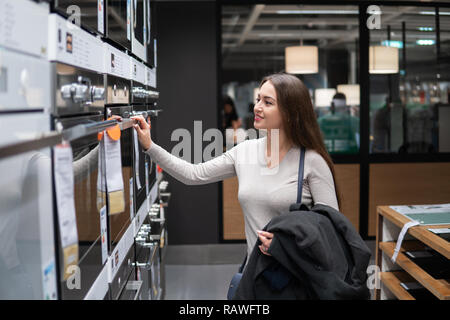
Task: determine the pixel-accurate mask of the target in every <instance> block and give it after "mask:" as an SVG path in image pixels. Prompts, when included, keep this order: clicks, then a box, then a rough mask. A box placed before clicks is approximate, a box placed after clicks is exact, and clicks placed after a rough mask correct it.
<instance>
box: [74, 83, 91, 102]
mask: <svg viewBox="0 0 450 320" xmlns="http://www.w3.org/2000/svg"><path fill="white" fill-rule="evenodd" d="M74 87H75V94H74V96H73V101H74V102H87V101H90V99H89V98H88V92H89V87H88V86H87V85H85V84H74Z"/></svg>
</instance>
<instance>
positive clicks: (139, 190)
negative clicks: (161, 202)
mask: <svg viewBox="0 0 450 320" xmlns="http://www.w3.org/2000/svg"><path fill="white" fill-rule="evenodd" d="M137 68H138V71H137V74H138V75H139V74H140V73H141V71H140V70H141V68H142V70H144V73H145V77H144V79H142V78H139V76H138V77H135V78H134V79H133V80H132V87H131V92H132V94H131V104H132V106H133V115H136V116H137V115H141V116H143V117H144V118H145V119H146V120H147V121H148V122H150V120H151V121H152V122H151V125H152V127H151V129H150V130H151V134H152V137H153V139H156V125H157V115H158V112H159V111H160V110H159V109H156V108H155V105H156V101H157V99H158V97H159V94H158V92H156V90H154V89H152V88H151V87H150V86H148V84H147V83H148V82H149V81H148V78H149V76H148V74H149V72H148V71H149V70H150V69H149V68H148V67H145V66H142V65H140V64H137ZM142 80H143V81H142ZM141 81H142V82H141ZM135 137H136V134H135ZM155 183H156V164H155V163H153V161H152V159H151V158H150V157H149V156H148V155H147V154H146V153H145V152H144V150H143V148H142V146H141V145H140V144H138V145H136V146H135V186H134V187H135V195H136V210H139V208H140V207H141V206H142V205H144V204H145V201H146V199H147V197H148V196H149V193H150V190H151V189H152V188H153V186H154V184H155Z"/></svg>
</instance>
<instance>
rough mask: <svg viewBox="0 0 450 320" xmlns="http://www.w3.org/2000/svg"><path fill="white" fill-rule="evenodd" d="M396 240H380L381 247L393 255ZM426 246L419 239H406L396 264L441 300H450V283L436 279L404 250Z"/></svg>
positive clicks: (386, 252)
mask: <svg viewBox="0 0 450 320" xmlns="http://www.w3.org/2000/svg"><path fill="white" fill-rule="evenodd" d="M395 245H396V243H395V242H380V243H379V248H380V250H381V251H383V252H384V253H385V254H386V255H388V256H389V257H392V255H393V254H394V249H395ZM424 248H425V246H424V244H422V243H421V242H419V241H404V242H403V244H402V248H401V249H400V252H399V253H398V256H397V260H396V264H398V265H399V266H400V267H401V268H403V270H405V271H406V272H407V273H408V274H409V275H410V276H411V277H412V278H414V279H415V280H416V281H418V282H420V284H422V285H423V286H424V287H425V288H427V289H428V290H429V291H430V292H431V293H433V294H434V295H435V296H436V297H437V298H439V299H441V300H450V283H449V282H448V281H447V280H444V279H435V278H433V277H432V276H431V275H429V274H428V273H427V272H426V271H425V270H423V269H422V268H420V267H419V266H418V265H417V264H415V263H414V262H413V261H412V260H410V259H409V258H408V257H407V256H406V255H405V254H404V253H403V252H404V251H410V250H422V249H424Z"/></svg>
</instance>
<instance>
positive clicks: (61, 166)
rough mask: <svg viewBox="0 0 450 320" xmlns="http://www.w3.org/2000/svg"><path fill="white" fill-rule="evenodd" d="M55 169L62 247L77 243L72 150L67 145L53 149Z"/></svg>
mask: <svg viewBox="0 0 450 320" xmlns="http://www.w3.org/2000/svg"><path fill="white" fill-rule="evenodd" d="M53 157H54V168H55V189H56V205H57V209H58V220H59V230H60V236H61V242H62V243H61V244H62V247H63V248H65V247H67V246H69V245H71V244H75V243H78V231H77V220H76V215H75V200H74V179H73V167H72V160H73V157H72V148H71V147H70V144H69V143H64V144H60V145H57V146H55V147H54V148H53Z"/></svg>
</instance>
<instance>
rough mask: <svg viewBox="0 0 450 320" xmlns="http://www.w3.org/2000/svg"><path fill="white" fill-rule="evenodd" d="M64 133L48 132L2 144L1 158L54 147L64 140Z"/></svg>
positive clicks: (0, 148) (0, 149) (0, 147)
mask: <svg viewBox="0 0 450 320" xmlns="http://www.w3.org/2000/svg"><path fill="white" fill-rule="evenodd" d="M62 138H63V136H62V134H61V133H59V132H54V131H53V132H48V133H43V134H41V135H39V136H38V137H37V138H34V139H28V140H25V141H20V142H15V143H11V144H6V145H2V146H0V159H3V158H7V157H11V156H15V155H18V154H22V153H25V152H29V151H34V150H40V149H44V148H48V147H53V146H55V145H57V144H59V143H61V142H62Z"/></svg>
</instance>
